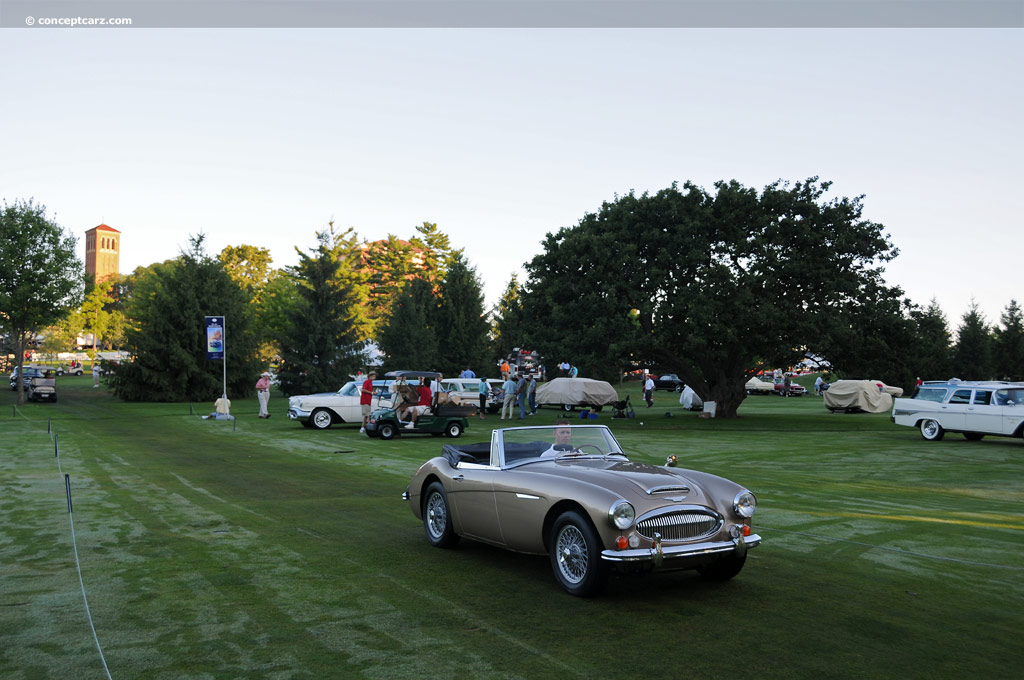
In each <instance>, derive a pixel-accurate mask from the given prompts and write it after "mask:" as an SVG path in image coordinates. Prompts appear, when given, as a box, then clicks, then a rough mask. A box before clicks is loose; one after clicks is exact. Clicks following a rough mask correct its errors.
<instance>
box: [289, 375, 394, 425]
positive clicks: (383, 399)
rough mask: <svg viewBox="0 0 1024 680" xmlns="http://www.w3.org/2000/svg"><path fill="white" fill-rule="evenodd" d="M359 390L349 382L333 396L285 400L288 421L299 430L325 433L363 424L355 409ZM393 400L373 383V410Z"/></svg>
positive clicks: (378, 383)
mask: <svg viewBox="0 0 1024 680" xmlns="http://www.w3.org/2000/svg"><path fill="white" fill-rule="evenodd" d="M361 388H362V385H361V384H360V383H357V382H355V381H354V380H353V381H349V382H347V383H345V384H344V385H342V386H341V389H340V390H338V391H337V392H321V393H318V394H298V395H295V396H294V397H290V398H289V399H288V417H289V418H291V419H292V420H297V421H299V422H300V423H302V426H303V427H312V428H315V429H317V430H326V429H327V428H329V427H330V426H331V425H336V424H339V423H350V424H355V425H359V424H361V423H362V422H363V413H362V411H361V410H360V407H359V392H360V389H361ZM393 396H394V395H393V394H392V393H391V392H390V391H388V388H387V384H386V382H385V381H384V380H374V381H373V401H372V405H373V407H374V408H386V407H389V406H391V402H392V399H393Z"/></svg>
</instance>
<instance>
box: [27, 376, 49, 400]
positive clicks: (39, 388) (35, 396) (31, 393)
mask: <svg viewBox="0 0 1024 680" xmlns="http://www.w3.org/2000/svg"><path fill="white" fill-rule="evenodd" d="M26 374H27V372H26ZM53 374H54V371H53V370H42V371H39V374H38V375H35V376H33V377H32V378H31V379H30V380H29V385H28V393H27V394H26V398H27V399H28V400H29V401H43V400H46V401H57V381H56V380H55V379H54V375H53Z"/></svg>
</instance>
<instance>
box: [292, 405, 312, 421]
mask: <svg viewBox="0 0 1024 680" xmlns="http://www.w3.org/2000/svg"><path fill="white" fill-rule="evenodd" d="M311 413H312V411H302V410H300V409H297V408H290V409H288V417H289V418H291V419H292V420H309V416H310V414H311Z"/></svg>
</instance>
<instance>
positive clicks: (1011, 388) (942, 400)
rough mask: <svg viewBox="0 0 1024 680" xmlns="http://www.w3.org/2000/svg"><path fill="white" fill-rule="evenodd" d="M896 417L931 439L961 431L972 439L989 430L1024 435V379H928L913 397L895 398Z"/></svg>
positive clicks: (899, 422)
mask: <svg viewBox="0 0 1024 680" xmlns="http://www.w3.org/2000/svg"><path fill="white" fill-rule="evenodd" d="M892 421H893V422H894V423H896V424H897V425H907V426H909V427H916V428H918V429H919V430H921V436H922V437H924V438H925V439H927V440H928V441H938V440H940V439H942V436H943V435H944V434H945V433H946V432H961V433H963V435H964V437H966V438H967V439H970V440H971V441H977V440H979V439H981V438H982V437H984V436H985V435H987V434H991V435H997V436H1001V437H1021V436H1022V435H1024V383H1011V382H996V381H985V382H981V381H963V380H956V379H953V380H948V381H941V382H930V381H929V382H926V383H924V384H923V385H921V387H919V388H918V390H917V393H916V394H915V395H914V397H913V398H912V399H902V398H901V399H896V400H894V401H893V407H892Z"/></svg>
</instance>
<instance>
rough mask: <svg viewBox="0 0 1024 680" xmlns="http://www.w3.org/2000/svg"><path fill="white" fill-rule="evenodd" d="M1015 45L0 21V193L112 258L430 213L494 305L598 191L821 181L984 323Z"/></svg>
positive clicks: (915, 34) (996, 244)
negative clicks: (108, 240)
mask: <svg viewBox="0 0 1024 680" xmlns="http://www.w3.org/2000/svg"><path fill="white" fill-rule="evenodd" d="M1021 38H1022V35H1021V32H1020V31H1017V30H895V29H881V30H852V29H848V30H843V29H814V30H811V29H804V30H743V29H717V30H685V29H672V30H581V29H577V30H554V29H548V30H494V29H467V30H426V29H406V30H403V29H380V30H350V29H329V30H315V29H310V30H283V29H267V30H257V29H250V30H224V29H193V30H186V29H146V30H123V31H122V30H87V29H83V30H73V29H72V30H45V31H44V30H38V31H31V30H10V29H9V30H4V31H3V32H2V33H0V75H2V82H3V92H4V94H3V106H0V198H4V199H6V200H8V201H11V200H14V199H18V198H29V197H35V199H36V200H37V201H39V202H42V203H44V204H46V205H47V206H48V208H49V211H50V214H51V216H54V217H55V218H56V220H57V221H58V222H59V223H60V224H62V225H63V226H64V227H66V228H68V229H70V230H71V231H72V232H74V233H75V234H76V235H78V236H79V237H81V236H82V234H83V233H84V232H85V231H86V230H87V229H90V228H92V227H94V226H96V225H98V224H100V223H101V222H102V223H106V224H108V225H110V226H112V227H114V228H116V229H118V230H120V231H121V232H122V253H121V271H122V272H123V273H128V272H131V271H132V270H133V269H134V268H135V267H137V266H142V265H148V264H151V263H153V262H157V261H162V260H165V259H168V258H171V257H174V256H176V255H177V254H178V251H179V250H180V249H181V248H183V247H184V246H185V245H186V244H187V241H188V237H189V234H194V233H197V232H199V231H203V232H205V233H206V234H207V235H208V239H209V250H210V252H211V253H217V252H219V251H220V250H221V249H222V248H223V247H225V246H227V245H239V244H242V243H249V244H253V245H258V246H263V247H267V248H269V249H270V251H271V252H272V254H273V257H274V264H275V266H284V265H289V264H294V263H295V262H296V259H297V258H296V255H295V250H294V248H295V247H296V246H298V247H300V248H302V249H304V250H305V249H307V248H310V247H312V246H313V244H314V242H315V241H314V232H315V231H317V230H319V229H322V228H324V227H325V225H326V224H327V223H328V221H329V220H332V219H333V220H334V221H335V223H336V225H338V226H340V227H350V226H351V227H354V228H355V230H356V231H357V232H358V234H359V236H360V237H362V238H365V239H370V240H373V239H378V238H383V237H385V236H386V235H387V234H389V233H393V234H396V235H398V236H400V237H404V238H407V237H409V236H412V235H413V234H414V233H415V232H414V228H415V226H416V225H417V224H421V223H422V222H424V221H429V222H436V223H437V224H438V225H439V226H440V228H441V229H442V230H443V231H444V232H446V233H447V234H449V235H450V237H451V239H452V242H453V244H454V245H455V246H456V247H462V248H464V249H465V252H466V255H467V257H468V259H469V261H470V263H471V264H472V265H473V266H475V267H476V268H477V271H478V274H479V276H480V278H481V280H482V281H483V283H484V287H485V293H486V295H487V300H488V304H493V303H494V302H496V300H497V298H498V296H499V294H500V292H501V291H502V289H503V288H504V287H505V285H506V284H507V283H508V280H509V278H510V277H511V276H512V275H513V273H516V272H519V271H520V267H521V265H522V264H523V263H524V262H525V261H527V260H529V259H530V258H532V257H533V255H535V254H536V253H538V252H539V251H540V241H541V239H542V238H543V237H544V234H545V233H547V232H549V231H555V230H557V229H558V228H560V227H563V226H572V225H574V224H576V223H577V222H578V221H579V219H580V218H581V217H582V216H583V214H584V213H585V212H590V211H595V210H597V209H598V208H599V207H600V204H601V202H602V201H604V200H612V199H613V198H614V196H615V194H616V193H618V194H622V193H625V192H628V191H629V190H631V189H632V190H636V191H637V192H638V193H639V192H643V191H651V192H655V191H657V190H659V189H662V188H665V187H667V186H669V185H670V184H671V183H672V182H674V181H678V182H680V183H682V182H685V181H687V180H692V181H694V182H695V183H697V184H700V185H703V186H705V187H706V188H708V189H711V188H712V184H713V183H714V182H715V181H716V180H719V179H736V180H738V181H740V182H741V183H743V184H746V185H748V186H753V187H757V188H759V189H760V188H763V187H764V185H766V184H768V183H770V182H772V181H774V180H776V179H779V178H782V179H786V180H791V181H797V180H801V179H805V178H807V177H809V176H813V175H818V176H820V177H821V178H822V179H827V180H831V181H833V182H834V185H833V190H832V195H833V196H854V195H860V194H864V195H865V198H864V205H865V207H866V217H867V218H869V219H872V220H874V221H877V222H881V223H883V224H884V225H885V226H886V231H887V232H888V233H889V234H890V235H891V238H892V241H893V242H894V243H895V245H896V246H897V247H898V248H899V249H900V251H901V254H900V256H899V257H898V258H897V259H896V261H895V262H893V263H891V264H890V265H889V267H888V272H887V281H888V282H889V283H890V284H895V285H899V286H901V287H902V288H903V289H904V290H905V291H906V293H907V294H908V295H909V297H910V298H911V299H912V300H913V301H914V302H916V303H918V304H920V305H926V304H927V303H928V302H929V300H930V299H931V298H933V297H934V298H936V299H938V301H939V303H940V305H941V306H942V308H943V310H944V311H945V313H946V316H947V318H948V320H949V322H950V325H951V327H952V328H953V329H955V328H956V327H957V326H958V325H959V320H960V316H961V315H962V314H963V313H964V311H965V310H966V309H967V307H968V305H969V304H970V301H971V299H972V298H973V299H974V300H975V301H976V302H977V303H978V305H979V306H980V308H981V311H982V312H983V313H984V314H985V316H986V318H987V320H988V322H989V323H995V322H997V321H998V319H999V315H1000V314H1001V312H1002V310H1003V308H1004V307H1005V306H1006V305H1007V304H1008V303H1009V301H1010V299H1011V298H1015V299H1017V301H1018V302H1021V303H1024V285H1022V281H1024V278H1022V277H1021V271H1022V269H1024V263H1022V255H1024V245H1022V243H1024V238H1022V231H1024V230H1022V229H1021V217H1020V216H1021V214H1022V207H1024V206H1022V203H1024V199H1022V196H1024V192H1022V189H1021V187H1022V185H1024V172H1022V170H1024V161H1022V158H1024V140H1022V137H1024V135H1022V124H1021V121H1022V120H1024V106H1022V97H1024V87H1022V85H1024V83H1022V79H1024V76H1022V74H1024V59H1022V51H1024V41H1022V39H1021ZM79 245H80V250H81V253H80V255H81V256H82V257H83V258H84V239H81V238H80V244H79ZM608 256H609V257H611V258H614V257H615V256H616V255H615V253H609V254H608ZM793 260H794V262H793V264H794V266H800V255H799V253H794V254H793ZM520 280H522V275H521V274H520Z"/></svg>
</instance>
